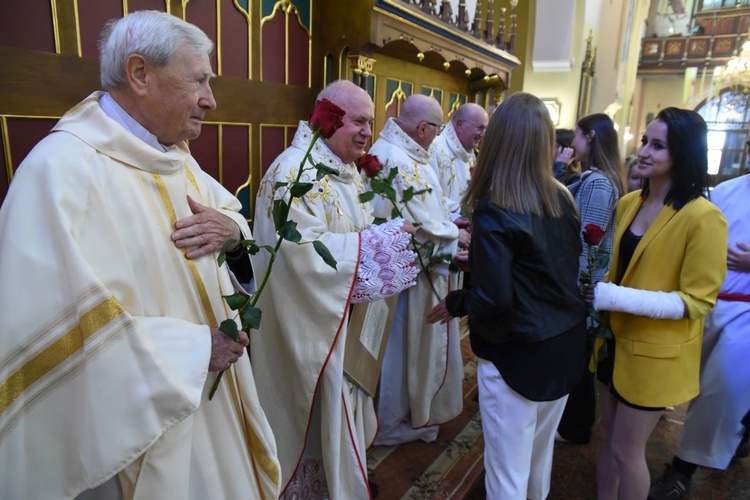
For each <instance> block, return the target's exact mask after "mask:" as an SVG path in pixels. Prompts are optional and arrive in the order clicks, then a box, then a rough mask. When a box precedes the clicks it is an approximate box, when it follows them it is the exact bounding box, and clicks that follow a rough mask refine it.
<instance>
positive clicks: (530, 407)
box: [427, 92, 586, 500]
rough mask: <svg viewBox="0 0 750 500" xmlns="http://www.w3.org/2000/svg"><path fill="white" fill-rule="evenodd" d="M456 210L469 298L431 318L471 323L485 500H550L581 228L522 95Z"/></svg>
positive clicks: (582, 346)
mask: <svg viewBox="0 0 750 500" xmlns="http://www.w3.org/2000/svg"><path fill="white" fill-rule="evenodd" d="M482 144H483V146H482V150H481V151H480V153H479V158H478V160H477V165H476V167H475V169H474V175H473V176H472V179H471V184H470V185H469V189H468V191H467V192H466V196H465V199H464V203H465V204H466V205H467V206H470V207H472V208H473V209H474V211H473V215H472V239H471V245H470V248H469V264H470V266H471V270H472V288H471V289H464V290H456V291H453V292H450V293H449V294H448V296H447V298H446V299H444V300H443V301H442V302H440V304H438V305H437V306H436V307H435V308H434V309H433V310H432V311H430V312H429V314H428V315H427V321H429V322H436V321H442V322H446V321H448V320H450V319H451V318H453V317H457V316H465V315H468V316H469V325H470V330H471V333H470V338H471V347H472V349H473V351H474V353H476V355H477V356H478V357H479V362H478V367H477V379H478V385H479V404H480V406H481V408H482V429H483V432H484V445H485V450H484V463H485V471H486V472H485V486H486V489H487V498H493V499H494V498H498V499H522V498H523V499H525V498H529V499H533V500H543V499H545V498H547V495H548V494H549V489H550V473H551V470H552V451H553V448H554V435H555V429H556V428H557V424H558V422H559V420H560V415H561V414H562V411H563V408H564V406H565V400H566V397H567V394H568V393H569V392H570V390H571V388H572V387H573V386H574V385H575V384H576V383H577V382H578V380H579V379H580V377H581V373H582V372H583V368H584V366H585V350H586V326H585V303H584V302H583V300H582V298H581V294H580V291H579V290H578V285H577V278H578V255H579V253H580V251H581V242H580V239H579V233H580V229H581V227H580V223H579V221H578V214H577V210H576V207H575V203H574V202H573V199H572V197H571V195H570V193H569V192H568V190H567V189H565V187H564V186H563V185H562V184H560V183H559V182H557V181H556V180H555V179H554V178H553V177H552V176H551V175H550V171H549V166H550V164H551V163H552V154H553V151H554V130H553V126H552V120H551V119H550V117H549V113H548V112H547V111H546V109H545V107H544V103H543V102H542V101H541V100H540V99H538V98H536V97H534V96H532V95H531V94H525V93H523V92H519V93H516V94H513V95H511V96H510V97H508V98H507V99H505V100H504V101H503V103H502V104H500V106H499V107H498V108H497V109H496V110H495V112H494V113H493V115H492V118H491V119H490V122H489V126H488V127H487V132H486V135H485V138H484V141H483V143H482Z"/></svg>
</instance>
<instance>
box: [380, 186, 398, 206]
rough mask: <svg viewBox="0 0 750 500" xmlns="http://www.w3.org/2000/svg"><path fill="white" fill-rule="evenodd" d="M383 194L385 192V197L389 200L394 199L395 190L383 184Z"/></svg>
mask: <svg viewBox="0 0 750 500" xmlns="http://www.w3.org/2000/svg"><path fill="white" fill-rule="evenodd" d="M383 194H385V197H386V198H388V199H389V200H391V201H394V200H395V199H396V190H395V189H393V186H385V187H384V188H383ZM394 205H395V203H394Z"/></svg>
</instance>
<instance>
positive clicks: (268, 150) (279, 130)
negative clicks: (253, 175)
mask: <svg viewBox="0 0 750 500" xmlns="http://www.w3.org/2000/svg"><path fill="white" fill-rule="evenodd" d="M260 143H261V144H262V146H261V153H262V155H261V175H263V174H265V173H266V170H268V167H270V166H271V164H272V163H273V161H274V160H275V159H276V157H277V156H279V155H280V154H281V152H282V151H284V149H285V147H286V143H285V142H284V127H263V126H262V127H261V129H260Z"/></svg>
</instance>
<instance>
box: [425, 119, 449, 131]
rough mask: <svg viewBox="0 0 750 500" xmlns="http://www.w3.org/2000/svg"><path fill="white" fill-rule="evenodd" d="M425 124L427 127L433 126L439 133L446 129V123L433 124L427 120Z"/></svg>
mask: <svg viewBox="0 0 750 500" xmlns="http://www.w3.org/2000/svg"><path fill="white" fill-rule="evenodd" d="M425 123H426V124H427V125H432V126H433V127H437V129H438V132H442V131H443V129H444V128H445V123H432V122H428V121H427V120H425Z"/></svg>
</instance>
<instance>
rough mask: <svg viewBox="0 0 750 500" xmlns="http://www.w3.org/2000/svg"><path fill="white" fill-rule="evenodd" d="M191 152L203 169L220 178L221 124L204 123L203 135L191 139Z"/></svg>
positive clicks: (217, 178)
mask: <svg viewBox="0 0 750 500" xmlns="http://www.w3.org/2000/svg"><path fill="white" fill-rule="evenodd" d="M190 152H191V153H192V154H193V157H194V158H195V160H196V161H197V162H198V165H200V166H201V169H202V170H203V171H204V172H206V173H207V174H209V175H211V177H213V178H214V179H216V180H220V179H219V126H218V125H215V124H208V123H204V124H203V127H202V128H201V135H200V136H199V137H198V138H197V139H193V140H192V141H190Z"/></svg>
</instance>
